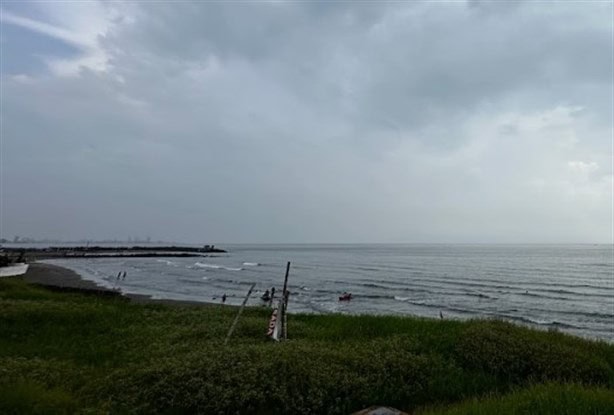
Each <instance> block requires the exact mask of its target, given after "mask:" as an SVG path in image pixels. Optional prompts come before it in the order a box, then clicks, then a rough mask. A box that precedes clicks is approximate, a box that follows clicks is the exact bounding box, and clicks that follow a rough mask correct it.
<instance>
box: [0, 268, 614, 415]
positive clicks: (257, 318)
mask: <svg viewBox="0 0 614 415" xmlns="http://www.w3.org/2000/svg"><path fill="white" fill-rule="evenodd" d="M235 313H236V309H234V308H230V307H227V308H222V307H220V306H208V307H207V306H205V307H189V306H168V305H161V304H145V305H143V304H134V303H130V302H129V301H127V300H125V299H123V298H112V297H106V298H103V297H98V296H93V295H85V294H76V293H58V292H52V291H48V290H46V289H44V288H40V287H37V286H33V285H29V284H27V283H25V282H24V281H22V280H20V279H17V278H5V279H1V280H0V413H9V414H10V413H19V414H23V413H41V414H52V413H75V412H78V413H91V414H96V413H146V414H149V413H203V414H235V413H242V414H243V413H255V414H267V413H274V414H326V413H331V414H348V413H351V412H352V411H355V410H359V409H361V408H364V407H367V406H370V405H376V404H381V405H388V406H393V407H397V408H399V409H403V410H406V411H410V412H416V413H422V414H492V413H496V414H498V415H501V414H516V413H527V414H574V413H590V414H608V413H609V414H612V413H614V371H613V368H614V346H613V345H608V344H605V343H603V342H591V341H586V340H583V339H580V338H576V337H572V336H568V335H564V334H561V333H556V332H540V331H534V330H530V329H526V328H522V327H518V326H514V325H511V324H508V323H503V322H496V321H470V322H457V321H436V320H426V319H418V318H401V317H375V316H359V317H350V316H341V315H327V316H317V315H291V316H290V317H289V336H290V338H291V340H289V341H288V342H286V343H280V344H274V343H271V342H270V341H267V340H266V339H265V338H264V335H263V334H264V332H265V330H266V326H267V320H268V316H269V311H268V310H266V309H256V308H252V309H247V310H246V311H245V313H244V314H243V317H242V319H241V321H240V323H239V325H238V327H237V330H236V331H235V335H234V337H233V338H232V340H231V342H230V344H229V345H228V346H226V347H224V346H223V340H224V335H225V334H226V331H227V329H228V326H229V324H230V323H231V321H232V319H233V317H234V315H235Z"/></svg>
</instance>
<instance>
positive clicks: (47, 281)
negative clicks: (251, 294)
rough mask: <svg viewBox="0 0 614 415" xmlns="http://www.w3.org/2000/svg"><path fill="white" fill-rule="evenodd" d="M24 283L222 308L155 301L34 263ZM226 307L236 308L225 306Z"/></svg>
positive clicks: (147, 299) (135, 299)
mask: <svg viewBox="0 0 614 415" xmlns="http://www.w3.org/2000/svg"><path fill="white" fill-rule="evenodd" d="M23 279H24V281H27V282H29V283H31V284H37V285H42V286H44V287H46V288H48V289H50V290H53V291H63V292H78V293H82V294H90V295H99V296H105V297H107V296H109V297H114V296H116V297H123V298H126V299H127V300H129V301H133V302H135V303H141V304H166V305H181V306H195V307H211V306H220V305H221V304H219V303H205V302H200V301H187V300H165V299H153V298H151V297H149V296H147V295H141V294H126V293H122V292H120V291H116V290H112V289H109V288H106V287H102V286H100V285H97V284H96V283H94V282H92V281H88V280H84V279H83V278H81V276H80V275H79V274H77V273H76V272H74V271H73V270H70V269H68V268H64V267H60V266H57V265H51V264H42V263H37V262H35V263H32V264H30V266H29V267H28V272H26V274H25V275H24V276H23ZM224 307H234V306H231V305H224Z"/></svg>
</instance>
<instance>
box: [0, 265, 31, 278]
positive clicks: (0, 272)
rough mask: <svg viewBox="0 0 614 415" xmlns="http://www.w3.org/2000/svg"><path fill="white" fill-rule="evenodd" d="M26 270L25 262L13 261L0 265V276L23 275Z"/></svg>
mask: <svg viewBox="0 0 614 415" xmlns="http://www.w3.org/2000/svg"><path fill="white" fill-rule="evenodd" d="M27 271H28V264H26V263H25V262H15V263H12V264H9V265H5V266H2V267H0V277H15V276H17V275H23V274H25V273H26V272H27Z"/></svg>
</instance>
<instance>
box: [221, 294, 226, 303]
mask: <svg viewBox="0 0 614 415" xmlns="http://www.w3.org/2000/svg"><path fill="white" fill-rule="evenodd" d="M222 304H226V294H224V295H223V296H222Z"/></svg>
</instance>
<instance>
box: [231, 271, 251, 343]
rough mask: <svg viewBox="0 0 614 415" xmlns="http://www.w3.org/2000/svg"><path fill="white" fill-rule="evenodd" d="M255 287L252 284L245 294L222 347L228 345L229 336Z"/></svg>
mask: <svg viewBox="0 0 614 415" xmlns="http://www.w3.org/2000/svg"><path fill="white" fill-rule="evenodd" d="M255 286H256V283H253V284H252V286H251V287H249V291H248V292H247V295H246V296H245V298H244V299H243V304H241V308H239V312H238V313H237V316H236V317H235V321H233V322H232V326H230V330H228V334H227V335H226V340H224V345H226V343H228V340H229V339H230V336H232V332H233V331H235V327H236V326H237V323H238V322H239V318H240V317H241V314H242V313H243V309H244V308H245V304H247V300H248V299H249V296H250V295H252V291H253V290H254V287H255Z"/></svg>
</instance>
